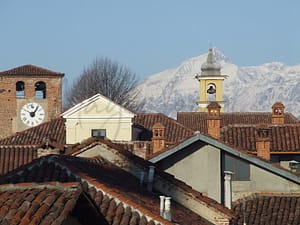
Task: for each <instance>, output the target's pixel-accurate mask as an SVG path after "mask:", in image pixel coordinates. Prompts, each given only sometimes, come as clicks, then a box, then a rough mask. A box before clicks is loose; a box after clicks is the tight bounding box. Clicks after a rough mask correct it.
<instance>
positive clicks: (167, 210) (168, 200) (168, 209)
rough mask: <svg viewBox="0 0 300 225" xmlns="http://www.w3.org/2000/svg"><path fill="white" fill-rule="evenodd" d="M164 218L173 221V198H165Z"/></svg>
mask: <svg viewBox="0 0 300 225" xmlns="http://www.w3.org/2000/svg"><path fill="white" fill-rule="evenodd" d="M164 218H165V219H166V220H169V221H171V219H172V216H171V197H165V211H164Z"/></svg>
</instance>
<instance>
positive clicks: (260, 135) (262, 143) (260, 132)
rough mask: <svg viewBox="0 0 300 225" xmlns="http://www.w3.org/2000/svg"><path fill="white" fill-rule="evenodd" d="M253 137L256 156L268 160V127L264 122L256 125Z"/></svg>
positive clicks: (269, 142)
mask: <svg viewBox="0 0 300 225" xmlns="http://www.w3.org/2000/svg"><path fill="white" fill-rule="evenodd" d="M255 139H256V140H255V141H256V152H257V156H258V157H261V158H263V159H266V160H270V146H271V137H270V128H269V127H268V126H267V125H264V124H261V125H259V126H257V128H256V138H255Z"/></svg>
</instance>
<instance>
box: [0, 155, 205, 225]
mask: <svg viewBox="0 0 300 225" xmlns="http://www.w3.org/2000/svg"><path fill="white" fill-rule="evenodd" d="M124 179H126V182H124ZM79 180H80V181H81V182H83V183H82V185H83V190H85V191H86V192H88V193H89V194H90V196H91V198H92V199H95V201H96V203H97V205H98V207H99V210H100V211H101V212H102V214H103V215H104V216H105V218H106V220H108V221H112V220H114V221H115V220H117V221H120V218H119V217H120V215H119V216H116V217H115V216H113V215H116V214H117V211H118V212H119V213H120V211H124V212H125V211H128V213H127V215H125V214H124V215H123V216H124V217H123V218H122V220H126V218H127V219H128V220H133V219H135V218H136V219H137V220H138V221H141V220H142V218H143V216H141V215H139V214H135V213H134V211H136V210H138V211H140V212H141V213H142V215H144V216H147V219H146V217H145V218H144V219H146V221H147V222H148V223H150V221H151V219H150V220H149V218H152V220H156V221H159V222H160V223H161V224H168V222H167V221H165V220H164V219H162V218H161V217H160V216H159V196H158V194H154V193H151V192H148V191H147V190H146V189H144V188H142V187H141V186H140V185H139V181H138V179H137V178H135V177H133V176H132V175H130V174H128V173H127V172H125V171H123V170H121V169H119V168H117V167H116V166H113V165H112V164H110V163H108V162H106V161H105V160H103V159H101V158H99V159H87V158H79V157H71V156H62V155H55V156H54V155H53V156H48V157H43V158H40V159H37V160H34V161H33V162H32V163H31V164H28V165H27V166H23V167H21V168H19V169H18V170H16V171H15V172H11V173H8V174H7V175H6V176H3V177H2V178H1V179H0V183H18V182H20V181H21V182H24V181H26V182H37V183H41V182H45V181H47V182H49V181H59V182H75V181H79ZM128 207H129V209H128ZM172 217H173V219H174V221H177V222H178V223H180V224H199V225H202V224H207V223H206V222H205V221H204V220H203V219H202V218H201V217H199V216H198V215H196V214H195V213H193V212H191V211H190V210H188V209H186V208H184V207H182V206H180V205H178V204H176V202H172ZM115 224H119V223H115ZM120 224H123V223H120ZM125 224H127V223H125ZM137 224H142V223H137Z"/></svg>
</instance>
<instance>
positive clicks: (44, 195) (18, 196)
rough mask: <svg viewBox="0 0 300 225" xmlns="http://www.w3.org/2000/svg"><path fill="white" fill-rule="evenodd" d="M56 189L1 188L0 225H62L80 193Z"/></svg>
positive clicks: (50, 187) (40, 186) (30, 185)
mask: <svg viewBox="0 0 300 225" xmlns="http://www.w3.org/2000/svg"><path fill="white" fill-rule="evenodd" d="M56 185H57V184H56ZM56 185H49V184H48V185H32V184H18V185H14V186H12V185H1V186H0V202H1V203H0V224H45V223H43V221H48V222H50V221H51V222H50V223H48V224H57V225H59V224H63V222H64V221H65V220H66V218H67V216H68V214H70V213H71V212H72V210H73V209H74V208H75V205H76V202H77V200H78V199H79V196H80V195H81V192H82V191H81V190H80V189H78V185H77V187H74V184H71V187H69V188H67V185H65V186H64V187H63V188H62V187H57V186H56ZM63 211H64V212H65V213H64V214H62V213H61V212H63Z"/></svg>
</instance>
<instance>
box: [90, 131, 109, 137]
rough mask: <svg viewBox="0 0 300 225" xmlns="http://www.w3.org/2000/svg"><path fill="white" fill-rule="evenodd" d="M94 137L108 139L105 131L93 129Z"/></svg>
mask: <svg viewBox="0 0 300 225" xmlns="http://www.w3.org/2000/svg"><path fill="white" fill-rule="evenodd" d="M92 137H106V130H105V129H92Z"/></svg>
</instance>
